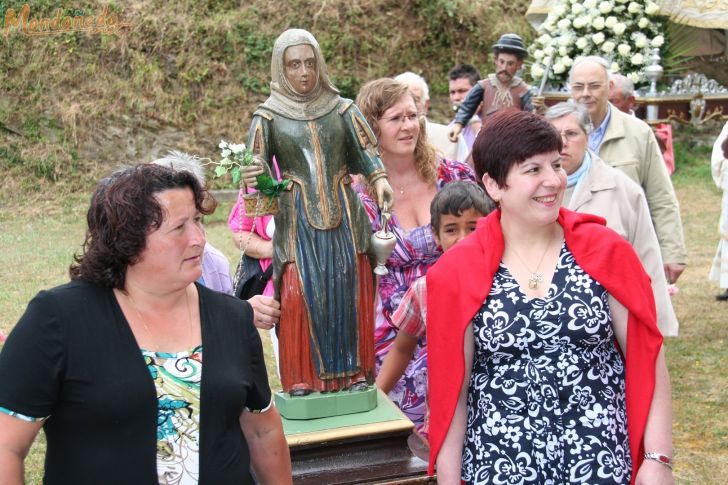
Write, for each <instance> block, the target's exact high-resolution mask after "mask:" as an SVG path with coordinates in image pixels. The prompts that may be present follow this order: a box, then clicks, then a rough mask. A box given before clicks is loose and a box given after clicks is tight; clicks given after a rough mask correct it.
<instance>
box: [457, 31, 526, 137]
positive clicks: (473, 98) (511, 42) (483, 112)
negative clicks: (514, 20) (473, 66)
mask: <svg viewBox="0 0 728 485" xmlns="http://www.w3.org/2000/svg"><path fill="white" fill-rule="evenodd" d="M493 54H494V55H495V68H496V72H495V73H491V74H489V75H488V77H487V78H485V79H481V80H480V81H478V83H477V84H476V85H475V86H473V89H471V90H470V92H469V93H468V96H467V97H466V98H465V100H464V101H463V102H462V104H461V105H460V109H458V112H457V114H456V115H455V122H454V124H453V127H452V128H451V129H450V139H451V140H453V139H456V138H457V136H458V135H459V134H460V132H461V131H462V130H463V127H464V126H467V124H468V122H469V121H470V119H471V118H472V117H473V115H474V114H475V112H476V110H477V109H478V106H481V108H480V111H479V112H478V115H479V116H480V119H481V120H483V122H485V120H486V118H487V117H488V116H491V115H492V114H493V113H495V112H496V111H499V110H501V109H505V108H518V109H521V110H528V111H532V110H533V106H532V104H531V96H532V94H531V91H530V88H529V86H528V84H526V83H525V82H523V80H522V79H521V78H520V77H518V76H517V75H516V73H517V72H518V71H519V70H520V69H521V67H522V66H523V60H524V59H525V58H526V56H527V55H528V51H527V50H526V48H525V47H524V46H523V39H521V37H520V36H518V35H516V34H503V35H501V37H500V39H498V42H496V43H495V44H494V45H493ZM481 103H482V105H481Z"/></svg>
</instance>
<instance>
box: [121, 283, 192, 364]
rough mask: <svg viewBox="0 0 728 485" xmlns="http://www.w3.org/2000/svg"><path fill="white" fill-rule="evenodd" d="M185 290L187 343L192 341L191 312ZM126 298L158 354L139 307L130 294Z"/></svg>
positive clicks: (158, 347)
mask: <svg viewBox="0 0 728 485" xmlns="http://www.w3.org/2000/svg"><path fill="white" fill-rule="evenodd" d="M187 291H188V290H187V288H185V306H186V307H187V327H188V328H187V338H188V340H187V341H188V342H189V341H191V340H192V312H190V296H189V294H188V293H187ZM126 296H127V298H129V302H130V303H131V306H132V308H133V309H134V312H136V315H137V318H138V319H139V321H140V322H142V326H143V327H144V332H145V333H146V334H147V337H148V338H149V341H150V342H151V343H152V345H154V347H155V348H154V349H153V351H154V352H159V350H160V346H159V344H158V343H157V341H156V339H155V338H154V336H153V335H152V332H151V331H150V330H149V325H147V321H146V320H145V319H144V318H143V317H142V314H141V312H140V311H139V305H137V304H136V302H135V301H134V298H132V296H131V293H128V292H127V293H126Z"/></svg>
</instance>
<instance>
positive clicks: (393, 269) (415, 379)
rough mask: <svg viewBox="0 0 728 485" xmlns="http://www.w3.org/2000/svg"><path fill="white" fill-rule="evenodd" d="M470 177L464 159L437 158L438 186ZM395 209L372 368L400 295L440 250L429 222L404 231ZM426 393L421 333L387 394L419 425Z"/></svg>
mask: <svg viewBox="0 0 728 485" xmlns="http://www.w3.org/2000/svg"><path fill="white" fill-rule="evenodd" d="M456 180H471V181H473V182H475V175H474V174H473V171H472V169H471V168H470V167H469V166H468V165H465V164H463V163H460V162H456V161H450V160H445V159H440V160H439V169H438V174H437V181H436V182H435V184H436V187H437V190H440V189H442V187H444V186H445V184H447V183H448V182H452V181H456ZM357 192H358V195H359V198H360V199H361V200H362V202H363V203H364V207H365V208H366V211H367V215H368V216H369V220H370V221H371V223H372V229H373V230H374V231H378V230H379V229H380V228H381V220H380V217H379V216H380V214H379V208H378V207H377V203H376V201H375V200H373V199H372V198H371V197H370V196H369V195H368V194H367V193H366V192H365V191H364V190H363V188H362V187H357ZM396 210H397V208H396V207H395V208H394V212H393V215H392V219H391V221H390V224H389V226H388V227H389V229H390V230H391V231H392V232H393V233H394V236H395V238H396V240H397V245H396V246H395V247H394V251H393V252H392V255H391V256H390V257H389V259H388V260H387V269H388V270H389V274H388V275H386V276H380V277H379V282H378V292H377V299H376V303H375V304H376V309H375V330H374V352H375V359H376V362H375V364H376V371H377V373H379V368H380V367H381V365H382V362H383V361H384V358H385V357H386V355H387V353H389V349H390V348H391V346H392V344H393V343H394V338H395V337H396V336H397V331H398V330H397V328H396V327H395V326H394V325H393V324H392V314H393V313H394V311H395V310H396V309H397V307H398V306H399V303H400V301H401V300H402V297H403V296H404V294H405V293H406V292H407V290H408V289H409V287H410V286H411V285H412V283H414V282H415V280H416V279H417V278H419V277H421V276H424V275H425V274H426V273H427V268H429V267H430V266H432V265H433V264H434V263H435V262H436V261H437V258H439V257H440V254H442V252H441V250H440V248H439V247H438V246H437V243H436V242H435V238H434V237H433V236H432V229H431V226H430V224H427V225H424V226H420V227H415V228H413V229H410V230H405V229H404V228H402V226H401V225H400V224H399V221H398V219H397V214H396ZM426 395H427V344H426V338H425V337H422V338H421V339H420V340H419V342H418V344H417V349H416V350H415V354H414V357H413V359H412V361H411V362H410V363H409V365H408V366H407V369H406V370H405V373H404V375H403V376H402V378H401V379H400V380H399V382H398V383H397V384H396V385H395V386H394V387H393V388H392V390H391V391H390V393H389V397H390V398H391V399H392V401H393V402H394V403H395V404H396V405H397V406H399V408H400V409H401V410H402V411H403V412H404V413H405V415H407V417H408V418H409V419H411V420H412V422H413V423H415V425H416V426H417V429H418V430H419V429H421V428H422V426H423V424H424V419H425V409H426V406H425V397H426Z"/></svg>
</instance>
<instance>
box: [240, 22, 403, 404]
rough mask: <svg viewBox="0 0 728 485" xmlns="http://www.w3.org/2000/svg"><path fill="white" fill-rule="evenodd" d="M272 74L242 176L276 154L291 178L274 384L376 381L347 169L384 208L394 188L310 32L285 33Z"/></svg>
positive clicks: (369, 277) (295, 391) (282, 234)
mask: <svg viewBox="0 0 728 485" xmlns="http://www.w3.org/2000/svg"><path fill="white" fill-rule="evenodd" d="M271 77H272V79H271V84H270V87H271V94H270V97H269V98H268V99H267V100H266V101H265V102H264V103H263V104H261V105H260V106H259V107H258V109H257V110H256V112H255V114H254V116H253V121H252V125H251V127H250V132H249V133H248V143H247V146H248V147H249V148H251V149H252V151H253V153H254V155H255V157H256V160H257V163H258V164H259V165H258V166H257V167H255V166H252V167H250V168H248V169H247V170H246V171H245V173H244V179H245V182H246V184H249V185H251V186H254V185H255V184H254V177H255V176H256V175H257V174H259V173H261V172H262V170H266V171H270V164H271V161H272V159H273V157H274V156H275V158H276V160H277V163H278V165H279V167H280V169H281V171H282V175H283V177H285V178H287V179H290V180H291V181H292V182H293V183H292V184H291V189H290V190H287V191H284V193H283V194H282V195H281V197H280V199H279V212H278V214H276V216H275V227H276V232H275V237H274V242H273V268H274V269H273V281H274V285H275V289H276V298H277V299H279V301H280V302H281V317H280V323H279V326H278V339H279V345H280V372H281V384H282V386H283V390H284V391H285V392H288V393H290V394H291V395H293V396H303V395H307V394H308V393H310V392H312V391H335V390H341V389H350V390H357V389H362V390H363V389H366V388H367V386H368V385H370V384H372V383H373V382H374V348H373V346H374V335H373V332H374V316H373V311H374V304H373V303H374V283H373V274H372V268H373V264H372V263H373V261H372V258H371V257H370V255H369V240H370V237H371V234H372V231H371V225H370V223H369V220H368V218H367V214H366V212H365V211H364V208H363V206H362V205H361V203H360V202H359V198H358V197H357V195H356V193H355V192H354V190H353V189H352V187H351V183H352V180H351V177H350V175H349V174H362V175H364V176H365V177H367V179H368V181H369V183H370V184H371V186H372V188H373V190H374V191H375V192H376V195H377V198H378V201H379V205H380V207H383V206H384V205H386V206H388V207H391V205H392V189H391V187H390V186H389V182H388V181H387V178H386V172H385V171H384V167H383V165H382V161H381V159H380V158H379V151H378V148H377V141H376V137H375V136H374V134H373V132H372V130H371V129H370V127H369V125H368V124H367V122H366V120H365V119H364V116H362V114H361V112H360V111H359V109H358V108H357V107H356V106H355V105H354V103H353V101H351V100H348V99H344V98H342V97H340V96H339V92H338V90H337V89H336V87H334V85H333V84H332V83H331V81H330V80H329V77H328V74H327V70H326V63H325V62H324V59H323V56H322V54H321V49H320V48H319V45H318V42H316V39H315V38H314V37H313V35H311V34H310V33H309V32H307V31H305V30H300V29H291V30H287V31H285V32H283V34H281V35H280V37H278V39H277V40H276V42H275V44H274V46H273V58H272V62H271ZM253 167H255V168H253Z"/></svg>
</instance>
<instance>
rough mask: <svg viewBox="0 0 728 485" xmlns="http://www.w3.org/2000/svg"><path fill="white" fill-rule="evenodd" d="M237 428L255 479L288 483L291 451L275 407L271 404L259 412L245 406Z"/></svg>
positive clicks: (266, 482)
mask: <svg viewBox="0 0 728 485" xmlns="http://www.w3.org/2000/svg"><path fill="white" fill-rule="evenodd" d="M240 428H241V429H242V430H243V434H244V435H245V440H246V441H247V442H248V449H249V450H250V463H251V465H252V466H253V470H255V476H256V477H257V478H258V481H259V482H260V483H261V484H263V485H265V484H268V483H271V484H276V485H277V484H287V483H292V478H291V455H290V452H289V451H288V443H286V438H285V436H284V435H283V425H282V424H281V417H280V415H279V414H278V410H277V409H276V408H275V407H274V406H271V407H270V408H269V409H268V410H266V411H264V412H261V413H251V412H250V411H248V410H245V411H243V413H242V414H241V415H240Z"/></svg>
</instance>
